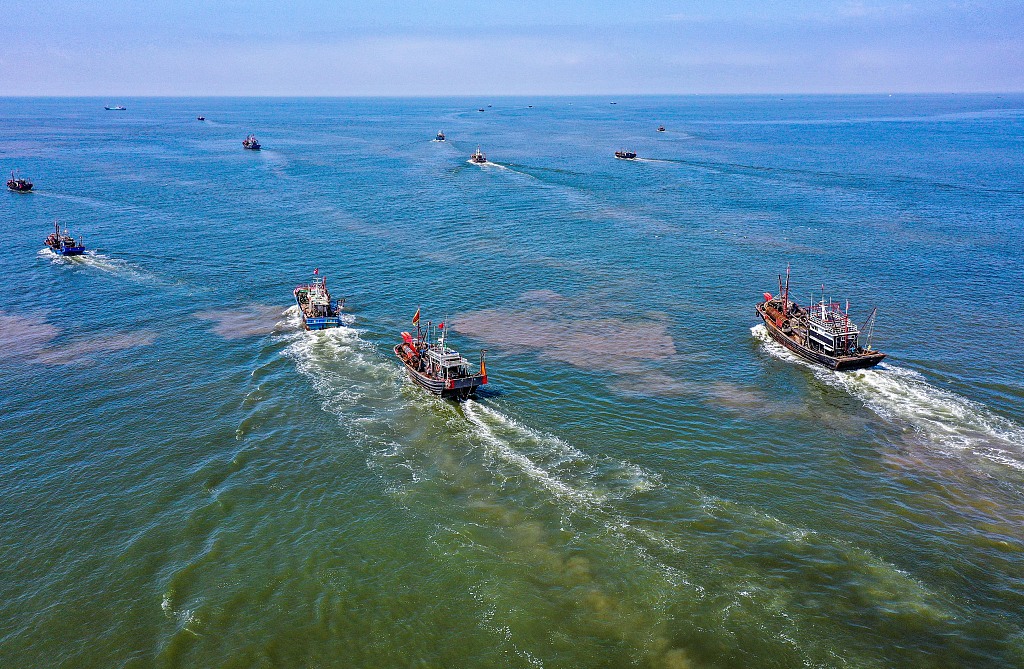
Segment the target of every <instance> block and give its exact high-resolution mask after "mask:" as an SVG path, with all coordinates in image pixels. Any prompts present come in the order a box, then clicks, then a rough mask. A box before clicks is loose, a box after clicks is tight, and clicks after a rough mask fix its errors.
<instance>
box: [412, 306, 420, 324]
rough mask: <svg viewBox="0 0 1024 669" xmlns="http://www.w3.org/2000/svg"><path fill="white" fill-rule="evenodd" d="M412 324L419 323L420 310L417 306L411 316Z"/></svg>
mask: <svg viewBox="0 0 1024 669" xmlns="http://www.w3.org/2000/svg"><path fill="white" fill-rule="evenodd" d="M412 324H413V325H419V324H420V310H419V307H417V308H416V313H415V314H414V315H413V317H412Z"/></svg>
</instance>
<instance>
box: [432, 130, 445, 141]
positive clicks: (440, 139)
mask: <svg viewBox="0 0 1024 669" xmlns="http://www.w3.org/2000/svg"><path fill="white" fill-rule="evenodd" d="M434 139H435V140H436V141H438V142H443V141H444V133H443V132H441V131H440V130H438V131H437V137H435V138H434Z"/></svg>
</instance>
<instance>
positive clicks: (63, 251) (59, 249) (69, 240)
mask: <svg viewBox="0 0 1024 669" xmlns="http://www.w3.org/2000/svg"><path fill="white" fill-rule="evenodd" d="M43 243H44V244H46V245H47V246H48V247H49V248H50V250H51V251H53V252H54V253H57V254H59V255H62V256H80V255H82V254H83V253H85V242H84V241H82V238H81V237H79V238H78V239H75V238H74V237H72V236H71V235H69V234H68V231H67V230H66V229H65V230H64V232H63V233H62V232H61V231H60V223H58V222H56V221H54V222H53V232H51V233H50V234H49V235H47V237H46V240H45V241H44V242H43Z"/></svg>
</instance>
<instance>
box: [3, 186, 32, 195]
mask: <svg viewBox="0 0 1024 669" xmlns="http://www.w3.org/2000/svg"><path fill="white" fill-rule="evenodd" d="M7 190H9V191H13V192H15V193H31V192H32V184H29V185H28V186H12V185H10V184H7Z"/></svg>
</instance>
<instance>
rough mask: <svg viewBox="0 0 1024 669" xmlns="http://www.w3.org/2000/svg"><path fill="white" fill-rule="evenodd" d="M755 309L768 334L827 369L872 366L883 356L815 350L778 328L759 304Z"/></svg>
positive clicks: (883, 356) (882, 354) (873, 353)
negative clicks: (833, 353)
mask: <svg viewBox="0 0 1024 669" xmlns="http://www.w3.org/2000/svg"><path fill="white" fill-rule="evenodd" d="M756 310H757V315H758V316H760V317H761V320H762V321H764V326H765V327H766V328H767V329H768V334H770V335H771V337H772V339H774V340H775V341H777V342H778V343H780V344H782V345H783V346H785V347H786V348H787V349H789V350H790V351H792V352H793V353H795V354H797V355H798V356H800V357H801V358H803V359H804V360H807V361H809V362H813V363H815V364H818V365H821V366H823V367H828V368H829V369H834V370H837V371H843V370H850V369H867V368H869V367H874V366H875V365H877V364H878V363H880V362H882V360H883V359H884V358H885V353H878V352H872V353H860V354H856V355H844V356H831V355H827V354H825V353H822V352H820V351H815V350H813V349H810V348H808V347H806V346H804V345H802V344H800V342H798V341H796V340H795V339H794V338H793V337H791V336H789V335H788V334H786V333H785V332H783V331H782V330H781V329H780V328H778V327H777V326H776V325H775V323H774V322H772V319H771V317H770V316H768V314H766V313H765V312H764V310H763V309H762V308H761V305H758V306H757V307H756Z"/></svg>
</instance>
